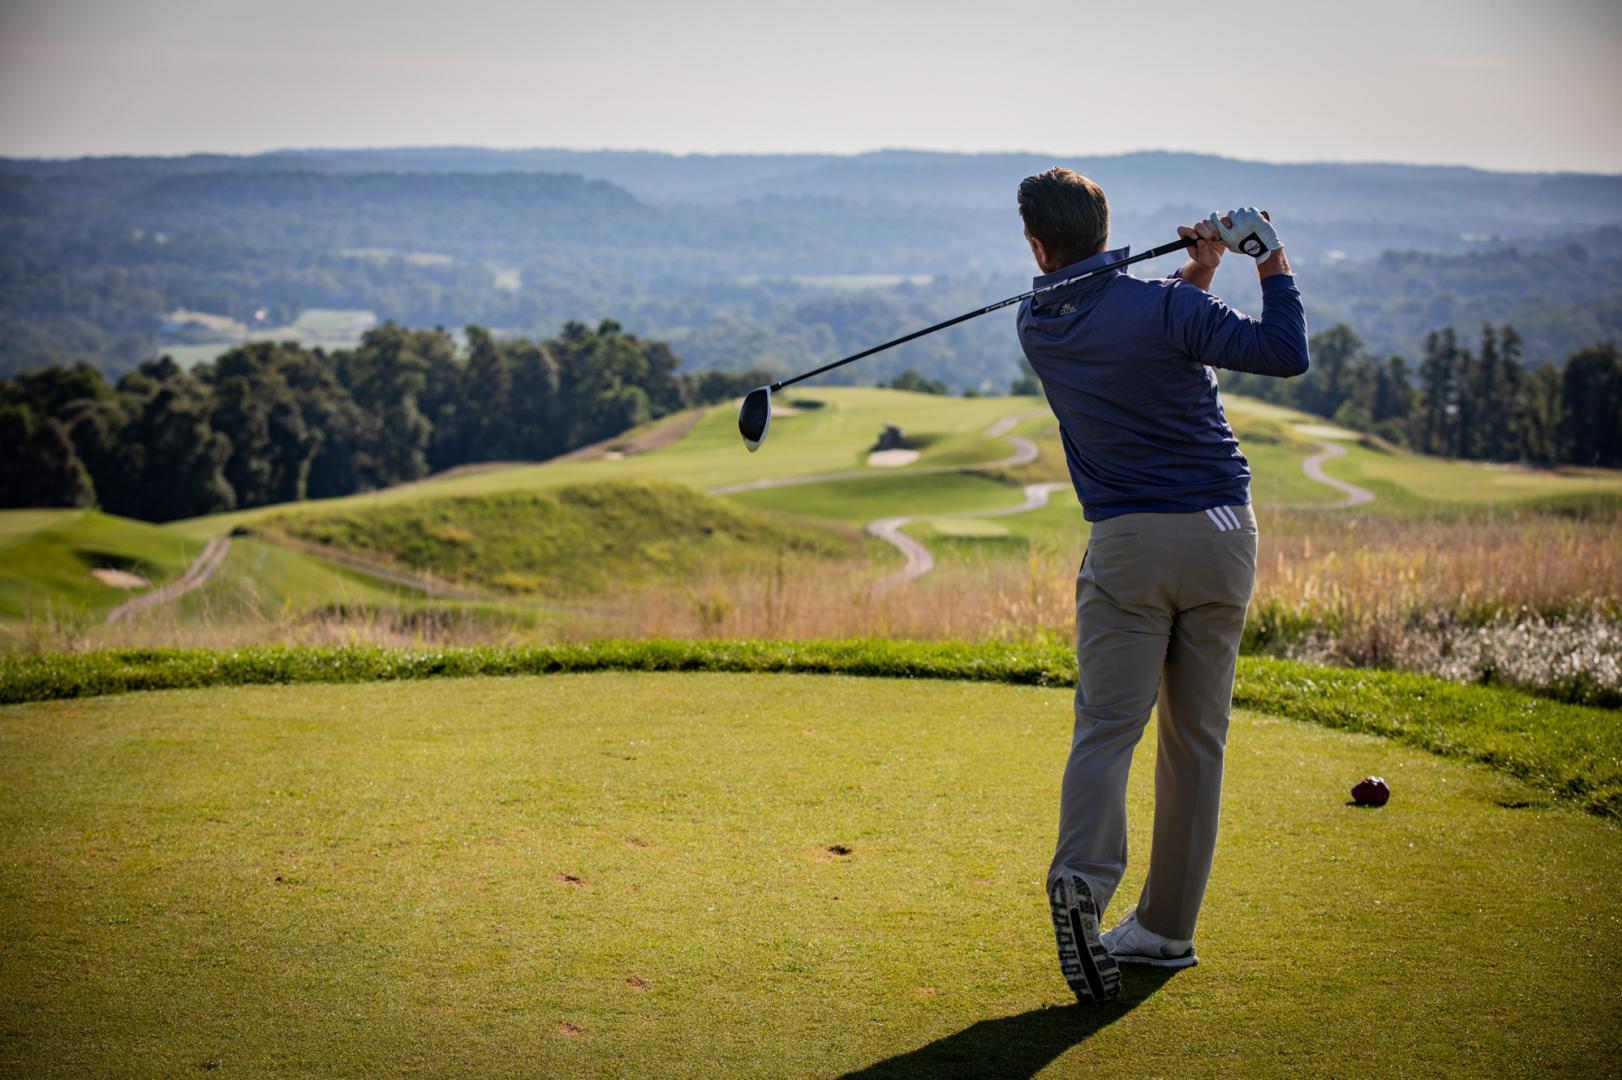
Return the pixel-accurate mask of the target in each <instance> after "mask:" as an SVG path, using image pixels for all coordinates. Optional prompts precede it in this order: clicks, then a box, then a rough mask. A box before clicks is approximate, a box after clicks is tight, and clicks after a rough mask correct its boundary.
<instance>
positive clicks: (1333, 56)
mask: <svg viewBox="0 0 1622 1080" xmlns="http://www.w3.org/2000/svg"><path fill="white" fill-rule="evenodd" d="M1619 46H1622V2H1618V0H1541V2H1529V0H1522V2H1510V0H1401V2H1394V0H1336V2H1327V3H1320V2H1304V0H1270V2H1268V3H1249V2H1240V3H1214V4H1213V3H1184V2H1182V0H1153V2H1139V3H1123V2H1119V0H1115V2H1108V3H1064V2H1059V3H1046V4H1043V3H1021V4H1014V3H1007V2H1001V3H998V2H987V0H923V2H916V3H915V2H901V3H886V2H884V0H862V2H848V0H810V2H806V0H797V2H795V3H792V4H774V3H770V2H767V0H755V2H747V0H746V2H732V0H713V2H706V0H693V2H688V3H681V2H671V0H653V2H633V3H615V2H610V0H581V2H576V3H570V4H559V3H555V2H549V0H537V2H527V3H496V2H491V0H454V2H444V0H435V2H431V3H421V2H418V0H323V2H319V3H317V2H310V0H107V2H96V0H0V154H6V155H52V156H57V155H76V154H105V153H164V154H172V153H184V152H190V151H198V150H216V151H231V152H245V151H257V150H267V149H275V148H281V147H352V146H427V145H447V144H458V145H481V146H498V147H537V146H567V147H585V148H589V147H626V148H633V147H634V148H653V149H664V150H676V151H772V150H821V151H840V152H847V151H859V150H868V149H875V148H881V147H916V148H924V149H942V150H967V151H972V150H1038V151H1048V152H1054V153H1070V154H1082V153H1112V152H1117V151H1125V150H1140V149H1173V150H1198V151H1207V152H1211V153H1218V154H1226V155H1230V156H1234V157H1245V158H1260V159H1265V160H1273V161H1317V160H1365V161H1366V160H1381V161H1412V162H1454V163H1463V164H1471V165H1482V166H1487V167H1492V168H1513V169H1582V170H1600V171H1612V172H1616V171H1622V61H1619V60H1618V55H1619V48H1618V47H1619Z"/></svg>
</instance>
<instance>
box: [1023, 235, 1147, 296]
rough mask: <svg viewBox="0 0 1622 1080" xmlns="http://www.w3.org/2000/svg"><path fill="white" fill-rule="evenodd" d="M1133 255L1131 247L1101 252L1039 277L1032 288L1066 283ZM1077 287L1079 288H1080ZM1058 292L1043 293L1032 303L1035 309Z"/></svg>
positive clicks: (1100, 278) (1105, 276)
mask: <svg viewBox="0 0 1622 1080" xmlns="http://www.w3.org/2000/svg"><path fill="white" fill-rule="evenodd" d="M1131 253H1132V249H1131V248H1130V247H1122V248H1115V249H1113V250H1111V251H1100V252H1099V253H1098V254H1097V255H1092V256H1089V257H1088V258H1085V259H1083V260H1081V261H1080V262H1077V263H1071V264H1070V265H1069V266H1061V267H1059V269H1057V270H1055V271H1053V273H1051V274H1042V275H1040V276H1039V277H1034V278H1032V279H1031V288H1033V289H1040V288H1042V287H1043V286H1046V285H1052V284H1054V283H1055V282H1059V281H1064V280H1065V279H1066V278H1073V277H1075V276H1076V275H1078V274H1085V273H1086V272H1087V271H1089V270H1096V269H1098V268H1099V267H1101V266H1108V265H1110V264H1111V263H1118V262H1120V261H1121V260H1122V259H1125V258H1126V257H1127V256H1128V255H1130V254H1131ZM1115 273H1117V274H1124V273H1126V271H1125V270H1117V271H1116V272H1115ZM1112 276H1114V275H1111V274H1100V275H1099V276H1098V277H1096V278H1094V279H1093V280H1092V281H1088V282H1083V283H1082V284H1083V285H1092V284H1094V283H1096V282H1103V281H1108V280H1109V279H1110V278H1111V277H1112ZM1077 287H1078V288H1079V287H1080V286H1077ZM1058 291H1059V290H1055V292H1050V293H1043V294H1042V295H1041V296H1038V297H1036V299H1035V300H1033V301H1032V305H1033V306H1035V307H1040V306H1042V305H1043V304H1045V303H1048V302H1050V301H1051V300H1052V299H1053V297H1054V296H1055V294H1056V293H1057V292H1058Z"/></svg>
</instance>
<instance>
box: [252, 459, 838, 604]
mask: <svg viewBox="0 0 1622 1080" xmlns="http://www.w3.org/2000/svg"><path fill="white" fill-rule="evenodd" d="M266 528H267V529H268V530H270V531H273V532H282V533H285V534H287V535H289V536H292V537H294V538H296V539H299V540H304V541H309V542H312V543H316V544H321V545H324V546H326V547H331V548H337V549H339V550H342V551H346V552H350V553H355V554H361V555H365V556H368V557H371V558H374V559H376V560H378V561H379V562H380V563H393V564H396V565H400V566H404V567H406V568H409V569H410V570H412V571H413V572H416V573H421V574H427V575H430V576H432V577H435V578H438V579H440V580H444V581H454V582H460V583H463V584H468V585H473V586H477V587H480V588H484V589H490V590H495V591H497V592H502V593H511V594H519V595H544V596H581V595H587V594H590V593H600V592H604V591H607V590H609V589H611V588H614V587H618V586H621V585H640V584H646V583H649V582H653V581H659V580H673V579H683V578H691V577H693V576H696V575H699V574H702V573H704V572H706V571H710V570H717V569H725V568H729V567H739V566H744V565H750V564H755V565H765V564H770V563H772V562H774V561H776V560H778V559H779V558H781V557H782V556H783V555H784V554H787V555H790V556H805V557H812V558H829V559H834V558H847V557H853V556H857V555H860V554H861V553H862V551H863V542H862V540H861V539H860V538H859V536H858V535H856V534H855V533H850V532H844V531H835V530H831V529H827V528H823V527H818V526H813V525H808V524H806V525H802V524H786V523H783V522H781V521H774V520H769V519H768V518H766V517H765V516H764V515H761V514H758V513H754V512H751V511H749V510H747V509H745V508H742V507H738V506H733V505H730V504H728V503H725V502H722V501H720V500H717V499H712V498H710V497H708V496H706V495H703V494H700V493H699V492H696V491H694V490H692V489H691V488H687V487H683V486H681V485H678V484H672V483H668V482H664V481H657V480H617V481H603V482H599V483H592V484H573V485H568V486H564V487H559V488H552V489H549V490H545V491H531V492H509V493H504V494H497V495H481V496H468V497H459V498H424V499H418V500H414V501H410V502H398V503H390V504H385V505H370V506H360V507H356V508H354V509H350V510H345V511H336V510H335V511H333V512H328V513H319V512H300V513H289V514H285V515H283V516H280V517H277V518H273V519H271V521H270V522H268V523H267V526H266Z"/></svg>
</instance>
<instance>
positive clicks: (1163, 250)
mask: <svg viewBox="0 0 1622 1080" xmlns="http://www.w3.org/2000/svg"><path fill="white" fill-rule="evenodd" d="M1193 246H1194V241H1193V240H1184V239H1181V238H1179V239H1177V240H1176V241H1174V242H1172V243H1170V244H1161V245H1160V246H1159V247H1157V248H1150V249H1149V250H1148V251H1140V252H1138V253H1137V254H1136V255H1133V256H1132V257H1130V258H1126V259H1122V260H1121V261H1120V262H1112V263H1106V264H1105V265H1103V266H1098V267H1094V268H1093V269H1091V270H1089V271H1087V272H1086V273H1085V274H1077V275H1076V276H1075V277H1071V278H1065V279H1064V280H1063V281H1055V282H1053V283H1052V284H1051V285H1044V286H1042V287H1041V288H1040V289H1032V290H1031V291H1030V292H1023V293H1020V294H1019V295H1018V296H1010V297H1009V298H1008V299H1006V300H999V301H997V302H996V303H995V304H987V305H986V306H985V307H983V308H980V309H979V310H978V311H970V312H966V313H964V314H962V315H958V316H956V317H955V318H951V319H947V320H946V321H945V322H938V323H936V324H935V325H934V326H926V327H924V328H923V329H922V330H914V331H913V332H912V333H910V334H904V335H902V336H901V337H898V338H896V339H895V340H894V341H886V342H885V343H884V344H883V345H875V346H873V347H872V348H871V349H864V350H862V351H861V352H859V353H854V354H852V355H850V356H847V357H844V358H843V359H840V360H835V361H834V362H833V363H831V364H824V365H822V366H821V367H819V368H816V369H815V370H812V371H807V372H806V373H805V374H803V375H796V376H794V378H792V379H784V380H783V381H782V382H774V383H772V387H771V388H772V392H773V393H776V392H777V391H779V390H781V389H783V387H785V386H793V385H794V384H795V383H797V382H804V381H805V380H806V379H811V378H815V377H816V376H818V375H821V374H822V373H823V372H827V371H832V370H833V369H834V368H837V367H844V366H845V365H846V364H854V363H855V362H856V361H858V360H861V359H864V358H866V357H869V356H872V355H873V354H874V353H881V352H883V351H884V350H885V349H893V348H895V347H896V346H897V345H905V344H906V343H907V342H909V341H916V340H918V339H919V338H921V337H924V336H926V335H928V334H933V333H934V332H935V331H937V330H945V329H946V328H947V327H948V326H956V325H957V324H958V323H960V322H968V321H969V320H970V319H978V318H979V317H980V316H982V315H989V314H991V313H992V312H993V311H998V310H1001V309H1002V308H1005V307H1007V306H1008V305H1010V304H1019V303H1023V302H1025V301H1026V300H1029V299H1031V298H1032V297H1033V296H1040V295H1042V294H1043V293H1045V292H1052V291H1053V290H1054V289H1062V288H1064V287H1065V286H1066V285H1074V284H1075V283H1076V282H1078V281H1085V280H1087V279H1088V278H1090V277H1095V276H1097V275H1098V274H1107V273H1109V272H1110V271H1112V270H1119V269H1120V268H1121V267H1123V266H1131V265H1132V264H1133V263H1138V262H1143V261H1144V260H1145V259H1158V258H1160V256H1162V255H1170V254H1171V253H1172V252H1174V251H1181V250H1183V249H1184V248H1188V247H1193Z"/></svg>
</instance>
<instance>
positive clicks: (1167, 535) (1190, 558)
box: [1048, 506, 1256, 938]
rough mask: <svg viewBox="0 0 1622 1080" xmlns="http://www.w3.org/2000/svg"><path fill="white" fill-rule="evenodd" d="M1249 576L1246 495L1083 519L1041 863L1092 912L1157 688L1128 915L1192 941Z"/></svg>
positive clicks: (1118, 860) (1119, 857) (1115, 857)
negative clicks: (1144, 830) (1053, 799)
mask: <svg viewBox="0 0 1622 1080" xmlns="http://www.w3.org/2000/svg"><path fill="white" fill-rule="evenodd" d="M1255 580H1256V518H1255V515H1254V514H1252V513H1251V510H1250V507H1249V506H1229V507H1219V508H1217V509H1215V510H1208V511H1204V512H1200V513H1193V514H1123V515H1121V516H1120V517H1113V518H1108V519H1106V520H1104V521H1100V522H1098V523H1097V524H1096V525H1094V526H1093V531H1092V536H1091V538H1090V539H1089V540H1088V543H1087V554H1086V555H1085V556H1084V557H1083V559H1082V563H1081V573H1080V575H1079V576H1078V577H1077V579H1076V661H1077V666H1078V676H1079V678H1078V680H1077V684H1076V727H1075V735H1074V737H1073V739H1072V741H1071V746H1070V760H1069V762H1068V763H1067V764H1066V766H1065V770H1064V788H1063V793H1062V795H1061V796H1060V804H1059V845H1058V850H1057V851H1056V852H1055V853H1054V856H1053V866H1052V868H1051V870H1050V871H1049V874H1048V884H1049V887H1050V888H1051V886H1052V884H1053V882H1054V880H1055V879H1056V878H1057V877H1058V876H1059V874H1060V873H1061V872H1064V871H1069V872H1073V873H1078V874H1080V875H1082V876H1083V877H1084V878H1086V879H1087V882H1088V884H1089V885H1090V886H1091V887H1092V890H1093V895H1094V897H1095V898H1096V899H1097V902H1098V906H1099V911H1100V912H1102V911H1103V909H1104V907H1105V906H1106V905H1107V904H1108V903H1109V900H1110V897H1111V895H1112V894H1113V893H1114V892H1115V889H1116V886H1118V885H1119V884H1120V883H1121V875H1122V874H1123V873H1124V872H1125V871H1126V778H1127V772H1128V770H1129V769H1130V768H1131V766H1132V751H1133V749H1134V748H1135V747H1136V746H1137V744H1138V739H1139V738H1140V737H1141V736H1142V735H1143V729H1144V726H1145V725H1146V724H1147V723H1148V721H1149V712H1150V710H1151V709H1152V708H1153V706H1154V705H1155V703H1156V699H1157V698H1158V700H1159V704H1160V712H1159V726H1158V731H1159V745H1158V749H1157V758H1156V764H1155V822H1154V843H1153V845H1152V846H1151V848H1150V851H1149V876H1148V878H1147V880H1145V881H1144V884H1143V893H1142V895H1141V896H1140V897H1139V899H1138V921H1139V922H1140V923H1142V924H1143V926H1144V927H1146V928H1147V929H1149V930H1153V931H1154V932H1155V933H1157V934H1163V935H1165V936H1166V937H1170V938H1192V937H1193V936H1194V922H1195V919H1196V918H1197V917H1198V915H1199V910H1200V901H1201V900H1202V899H1203V898H1204V896H1205V883H1206V880H1207V879H1208V878H1209V877H1210V874H1211V857H1212V854H1213V852H1214V849H1215V846H1216V834H1217V811H1218V807H1219V805H1220V803H1221V800H1222V752H1223V749H1224V747H1225V746H1226V744H1227V737H1228V710H1229V708H1230V706H1231V705H1232V702H1233V673H1234V665H1235V663H1236V661H1237V659H1238V656H1239V637H1240V633H1241V631H1242V630H1243V629H1244V623H1245V607H1246V606H1247V605H1248V604H1249V602H1250V590H1251V587H1252V585H1254V583H1255Z"/></svg>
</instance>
